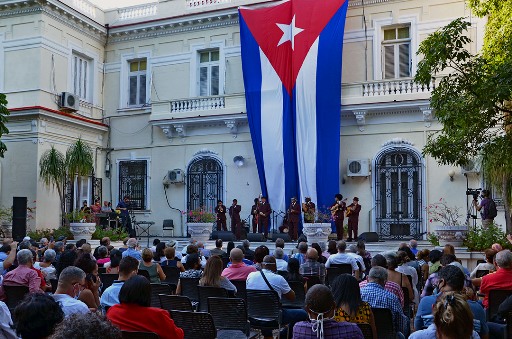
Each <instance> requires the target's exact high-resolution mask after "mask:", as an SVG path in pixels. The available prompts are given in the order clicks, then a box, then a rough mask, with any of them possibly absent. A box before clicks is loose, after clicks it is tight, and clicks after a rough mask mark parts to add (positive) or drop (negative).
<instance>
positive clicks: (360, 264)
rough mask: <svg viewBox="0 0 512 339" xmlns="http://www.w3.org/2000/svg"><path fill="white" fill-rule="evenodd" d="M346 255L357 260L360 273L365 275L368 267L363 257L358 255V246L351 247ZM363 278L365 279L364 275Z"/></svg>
mask: <svg viewBox="0 0 512 339" xmlns="http://www.w3.org/2000/svg"><path fill="white" fill-rule="evenodd" d="M345 254H346V255H348V256H349V257H352V258H354V259H356V262H357V267H358V268H359V272H360V273H363V272H366V265H365V263H364V260H363V257H361V256H360V255H359V254H357V245H355V244H352V245H350V246H349V247H348V248H347V250H346V251H345ZM361 278H363V275H362V274H361Z"/></svg>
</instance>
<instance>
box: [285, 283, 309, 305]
mask: <svg viewBox="0 0 512 339" xmlns="http://www.w3.org/2000/svg"><path fill="white" fill-rule="evenodd" d="M288 285H290V288H291V289H292V290H293V292H295V300H294V301H290V300H288V299H286V298H283V300H282V301H281V303H282V306H283V307H284V308H299V309H301V308H303V307H304V304H305V302H306V292H305V291H304V283H302V282H300V281H289V282H288Z"/></svg>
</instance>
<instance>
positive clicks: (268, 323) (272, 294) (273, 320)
mask: <svg viewBox="0 0 512 339" xmlns="http://www.w3.org/2000/svg"><path fill="white" fill-rule="evenodd" d="M247 318H248V319H249V322H250V323H251V327H252V328H256V329H270V330H273V329H276V328H277V329H279V331H280V330H281V301H280V300H279V295H278V294H277V292H276V291H266V290H265V291H264V290H249V289H248V290H247Z"/></svg>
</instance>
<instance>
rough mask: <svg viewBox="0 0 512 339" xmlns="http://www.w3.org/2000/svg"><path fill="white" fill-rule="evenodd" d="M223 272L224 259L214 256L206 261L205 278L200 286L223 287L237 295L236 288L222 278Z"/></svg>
mask: <svg viewBox="0 0 512 339" xmlns="http://www.w3.org/2000/svg"><path fill="white" fill-rule="evenodd" d="M222 270H223V264H222V259H221V258H220V257H219V256H217V255H214V256H212V257H210V258H209V259H208V260H207V261H206V266H205V268H204V272H203V276H202V277H201V279H200V280H199V286H211V287H222V288H224V289H226V290H228V291H232V292H233V293H236V287H235V285H233V284H232V283H231V282H230V281H229V280H228V279H226V277H223V276H221V274H222Z"/></svg>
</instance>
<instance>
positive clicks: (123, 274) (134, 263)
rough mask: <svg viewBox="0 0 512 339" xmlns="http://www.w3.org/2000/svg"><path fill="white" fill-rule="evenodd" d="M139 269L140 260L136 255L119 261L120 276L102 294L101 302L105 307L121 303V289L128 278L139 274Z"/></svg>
mask: <svg viewBox="0 0 512 339" xmlns="http://www.w3.org/2000/svg"><path fill="white" fill-rule="evenodd" d="M138 270H139V261H138V260H137V259H135V258H134V257H130V256H128V257H125V258H123V259H121V262H120V263H119V277H118V279H117V280H114V282H113V283H112V285H110V286H109V287H107V289H106V290H105V291H103V293H102V294H101V299H100V304H101V307H102V308H103V309H105V307H110V306H113V305H116V304H119V291H120V290H121V287H123V284H124V282H125V281H126V280H128V279H130V278H131V277H133V276H134V275H137V271H138Z"/></svg>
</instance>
